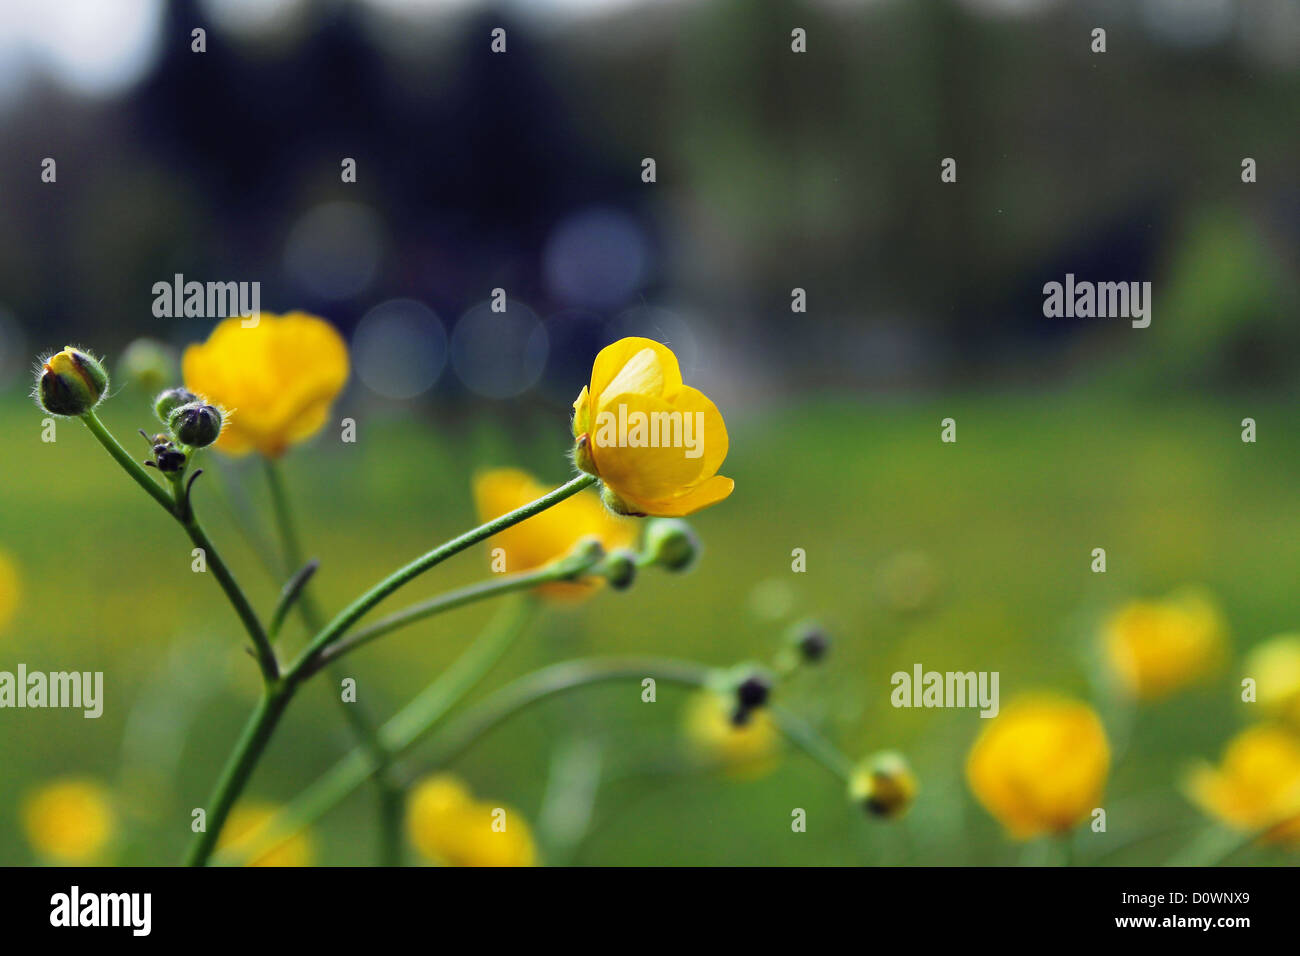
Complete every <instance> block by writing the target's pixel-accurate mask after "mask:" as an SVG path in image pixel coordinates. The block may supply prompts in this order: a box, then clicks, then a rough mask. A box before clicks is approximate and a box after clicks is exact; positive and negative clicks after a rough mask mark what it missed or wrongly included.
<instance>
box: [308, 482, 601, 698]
mask: <svg viewBox="0 0 1300 956" xmlns="http://www.w3.org/2000/svg"><path fill="white" fill-rule="evenodd" d="M595 482H596V476H595V475H586V474H583V475H579V476H578V477H576V478H574V479H572V480H571V481H568V482H566V483H565V484H563V485H561V486H560V487H558V488H556V489H555V490H553V491H550V492H548V493H547V494H545V495H542V497H540V498H538V499H537V500H536V501H532V502H529V503H528V504H526V505H524V506H523V507H520V508H516V509H515V510H514V511H510V512H507V513H506V514H503V515H502V516H501V517H499V518H495V519H493V520H492V521H488V522H486V523H485V524H481V525H479V526H478V527H477V528H473V529H472V530H470V531H466V532H465V533H464V534H462V535H460V536H458V537H455V538H452V539H451V540H450V541H447V542H445V543H444V544H441V545H439V546H438V547H436V548H434V549H433V550H432V551H429V552H427V553H425V554H423V555H421V556H420V557H418V558H416V559H415V560H414V561H411V562H410V563H409V564H406V565H405V566H403V567H401V568H398V569H397V570H396V571H394V572H393V573H392V574H390V575H389V576H388V577H386V578H384V579H383V580H382V581H380V582H379V583H378V584H376V585H375V586H374V587H372V588H371V589H370V590H369V591H367V592H366V593H365V594H363V595H361V596H360V597H359V598H357V599H356V600H355V601H353V602H352V603H351V604H349V605H348V606H347V607H345V608H344V609H343V610H342V611H340V612H339V613H338V614H337V615H336V616H335V617H334V619H333V620H332V621H330V623H329V624H327V625H326V626H325V628H324V629H323V630H321V631H320V632H319V633H318V634H317V635H316V637H314V638H313V639H312V641H311V643H310V644H309V645H308V646H307V648H306V649H305V650H304V651H303V652H302V654H300V655H299V656H298V658H297V660H295V661H294V662H293V664H292V665H291V666H290V667H289V670H288V672H287V677H288V679H289V680H290V681H297V680H300V679H301V678H302V676H303V672H304V669H305V668H306V667H307V666H308V665H309V664H310V663H311V661H312V660H313V659H314V658H315V657H316V656H317V655H318V654H320V652H321V651H323V650H324V649H325V648H326V647H327V646H328V645H329V644H331V643H333V642H334V641H335V640H337V639H338V638H339V637H341V636H342V635H343V633H344V632H346V631H347V629H348V628H350V627H351V626H352V625H353V624H355V623H356V622H357V621H359V620H360V619H361V618H362V617H363V616H364V615H365V614H366V613H367V612H368V611H370V610H371V608H373V607H374V606H375V605H376V604H378V603H379V602H380V601H382V600H383V599H384V598H386V597H388V595H390V594H392V593H393V592H394V591H396V590H397V589H398V588H400V587H402V585H404V584H407V583H409V582H410V581H412V580H414V579H415V578H417V577H419V576H420V575H421V574H423V573H424V572H425V571H428V570H429V569H430V568H432V567H434V566H436V565H438V564H441V563H442V562H443V561H445V560H447V559H448V558H450V557H451V556H452V555H454V554H459V553H460V552H461V551H464V550H465V549H466V548H469V547H473V546H474V545H476V544H478V543H479V542H480V541H485V540H487V539H488V538H490V537H492V536H493V535H494V534H498V533H499V532H502V531H504V530H505V529H507V528H510V527H512V526H514V525H516V524H518V523H519V522H521V521H525V520H527V519H528V518H531V517H533V515H536V514H539V513H541V512H543V511H545V510H546V509H547V508H550V507H552V506H554V505H557V504H559V503H560V502H561V501H563V500H565V499H566V498H570V497H572V496H573V495H576V494H577V493H578V492H579V491H582V489H584V488H588V487H590V486H591V485H593V484H595Z"/></svg>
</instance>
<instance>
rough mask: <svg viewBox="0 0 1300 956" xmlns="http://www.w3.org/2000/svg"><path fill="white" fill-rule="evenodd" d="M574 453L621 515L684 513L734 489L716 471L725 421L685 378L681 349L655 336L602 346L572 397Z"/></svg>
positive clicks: (723, 447) (721, 457) (721, 456)
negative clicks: (679, 359) (587, 376)
mask: <svg viewBox="0 0 1300 956" xmlns="http://www.w3.org/2000/svg"><path fill="white" fill-rule="evenodd" d="M573 437H574V438H575V439H576V440H577V444H576V446H575V458H576V460H577V463H578V467H580V468H581V469H582V470H583V471H586V472H588V473H589V474H593V475H597V476H599V477H600V480H601V481H602V482H603V483H604V486H605V500H606V503H607V504H609V505H610V507H611V508H613V509H614V510H616V511H618V512H620V513H621V514H635V515H658V516H661V517H669V518H671V517H681V516H682V515H688V514H691V513H692V512H695V511H699V510H700V509H701V508H706V507H708V506H709V505H711V504H715V503H717V502H719V501H721V500H722V499H723V498H726V497H727V496H728V495H729V494H731V491H732V488H733V487H734V486H735V482H733V481H732V480H731V479H730V478H724V477H722V476H721V475H719V474H718V469H719V468H720V467H721V466H722V462H723V460H724V459H725V458H726V457H727V425H726V423H725V422H724V421H723V420H722V414H721V413H720V412H719V411H718V408H717V406H716V405H714V404H713V402H711V401H710V400H709V399H708V398H707V397H706V396H705V395H704V393H703V392H700V391H698V390H697V389H694V388H690V387H689V386H686V385H683V384H682V374H681V370H680V369H679V368H678V365H677V356H675V355H674V354H673V353H672V350H671V349H669V348H668V347H667V346H665V345H661V344H660V343H658V342H655V341H654V340H652V339H643V338H625V339H619V340H618V341H617V342H615V343H614V344H613V345H607V346H606V347H605V348H603V349H601V350H600V354H599V355H597V356H596V361H595V362H594V363H593V365H592V369H591V382H590V384H589V385H584V386H583V388H582V391H581V392H580V393H579V394H578V398H577V399H576V400H575V401H574V403H573Z"/></svg>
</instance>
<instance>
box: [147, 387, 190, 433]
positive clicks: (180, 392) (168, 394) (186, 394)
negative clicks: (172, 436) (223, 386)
mask: <svg viewBox="0 0 1300 956" xmlns="http://www.w3.org/2000/svg"><path fill="white" fill-rule="evenodd" d="M198 400H199V397H198V396H197V395H195V394H194V393H193V392H191V391H190V390H189V389H186V388H169V389H167V391H165V392H162V393H161V394H159V396H158V397H157V398H155V399H154V400H153V413H154V414H155V415H157V416H158V421H160V422H162V423H163V424H164V425H166V424H169V423H170V422H171V417H172V412H174V411H176V409H178V408H180V407H181V406H182V405H189V404H191V403H193V402H197V401H198Z"/></svg>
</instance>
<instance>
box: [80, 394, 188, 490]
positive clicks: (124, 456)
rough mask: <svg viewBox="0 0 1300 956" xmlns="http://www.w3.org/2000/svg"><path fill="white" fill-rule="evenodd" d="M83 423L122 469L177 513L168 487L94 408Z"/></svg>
mask: <svg viewBox="0 0 1300 956" xmlns="http://www.w3.org/2000/svg"><path fill="white" fill-rule="evenodd" d="M81 423H82V424H83V425H85V426H86V427H87V428H88V429H90V433H91V434H92V435H94V436H95V437H96V438H97V439H99V443H100V444H101V445H103V446H104V448H105V450H107V451H108V453H109V454H110V455H112V456H113V457H114V458H115V459H117V463H118V464H119V465H121V466H122V469H123V470H124V471H125V472H126V473H127V474H128V475H130V476H131V477H132V478H133V479H135V482H136V484H138V485H139V486H140V487H141V488H143V489H144V490H145V491H147V492H149V495H150V496H151V497H152V498H153V499H154V501H156V502H158V504H160V505H162V506H163V508H164V510H166V511H167V513H168V514H170V515H172V516H175V515H176V503H175V502H174V501H173V500H172V496H171V495H170V494H168V493H167V489H166V488H164V487H163V486H162V485H160V484H158V482H156V481H154V480H153V478H151V477H150V476H149V472H147V471H145V470H144V466H143V465H141V464H140V463H139V462H138V461H136V460H135V459H134V458H132V457H131V453H130V452H128V451H127V450H126V449H125V448H123V447H122V445H121V444H120V443H119V442H118V440H117V439H116V438H114V437H113V433H112V432H110V431H109V430H108V429H107V428H106V427H105V426H104V423H103V422H101V421H100V420H99V417H98V416H97V415H96V414H95V412H94V410H93V409H92V410H91V411H88V412H86V414H84V415H82V416H81Z"/></svg>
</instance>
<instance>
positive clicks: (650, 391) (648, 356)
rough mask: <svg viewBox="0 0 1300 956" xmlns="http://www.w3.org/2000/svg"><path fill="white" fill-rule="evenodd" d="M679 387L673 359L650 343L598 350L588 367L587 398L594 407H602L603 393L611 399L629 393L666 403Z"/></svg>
mask: <svg viewBox="0 0 1300 956" xmlns="http://www.w3.org/2000/svg"><path fill="white" fill-rule="evenodd" d="M616 382H617V385H616V387H615V388H614V390H613V391H610V387H611V385H614V384H615V383H616ZM681 387H682V373H681V369H680V368H679V367H678V365H677V356H676V355H674V354H673V353H672V350H671V349H669V348H668V346H666V345H663V344H661V343H659V342H656V341H654V340H653V339H644V338H639V337H630V338H625V339H619V340H618V341H617V342H615V343H614V344H612V345H607V346H605V347H604V348H603V349H601V350H600V353H599V354H598V355H597V356H596V360H595V362H593V363H592V366H591V392H590V394H591V397H592V398H594V399H595V400H596V404H597V405H601V404H603V403H604V395H605V393H606V392H607V391H609V392H610V395H611V396H612V395H617V394H619V393H620V392H627V391H630V392H639V393H641V394H645V395H654V396H656V397H658V398H663V399H665V400H669V401H670V400H671V399H672V397H673V396H674V395H676V394H677V390H678V389H679V388H681Z"/></svg>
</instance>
